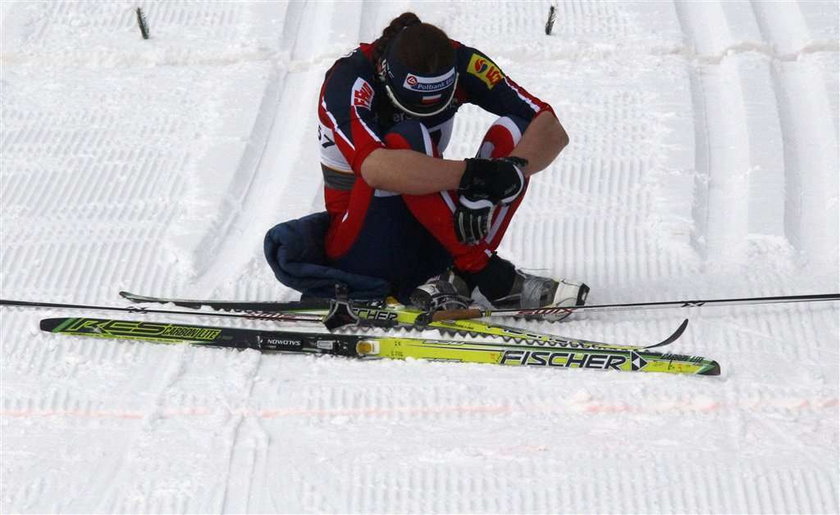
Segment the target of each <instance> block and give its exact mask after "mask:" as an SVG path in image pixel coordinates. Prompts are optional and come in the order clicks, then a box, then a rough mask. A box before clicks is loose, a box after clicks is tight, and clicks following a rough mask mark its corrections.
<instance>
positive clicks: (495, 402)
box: [0, 0, 840, 513]
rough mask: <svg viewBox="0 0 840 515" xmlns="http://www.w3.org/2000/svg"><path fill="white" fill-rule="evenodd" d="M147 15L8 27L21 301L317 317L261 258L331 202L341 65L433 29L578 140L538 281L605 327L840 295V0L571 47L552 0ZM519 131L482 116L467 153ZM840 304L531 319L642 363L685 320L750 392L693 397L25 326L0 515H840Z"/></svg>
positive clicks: (120, 12) (687, 21)
mask: <svg viewBox="0 0 840 515" xmlns="http://www.w3.org/2000/svg"><path fill="white" fill-rule="evenodd" d="M139 5H140V6H141V7H143V8H144V9H145V11H146V15H147V18H148V21H149V25H150V28H151V35H152V39H150V40H148V41H144V40H142V39H141V38H140V35H139V31H138V29H137V26H136V22H135V18H134V12H133V8H134V7H136V4H134V3H131V2H124V1H112V2H77V3H64V2H7V1H4V2H3V3H0V15H2V20H0V26H2V55H0V59H2V61H1V62H2V77H0V80H1V82H0V87H1V88H2V93H1V94H0V98H2V132H0V151H1V152H2V158H1V160H0V166H2V175H0V186H2V189H1V190H0V193H2V203H1V204H0V222H1V223H2V225H1V226H0V230H1V232H0V236H2V241H0V255H2V263H0V280H2V297H4V298H21V299H30V300H44V301H55V302H74V303H98V304H111V305H113V304H121V303H120V301H119V299H118V298H117V297H116V292H117V291H118V290H120V289H129V290H132V291H137V292H139V293H148V294H165V295H173V296H187V297H213V298H219V299H234V298H235V299H259V300H274V299H276V300H291V299H293V298H295V294H294V292H292V291H290V290H288V289H286V288H284V287H283V286H282V285H280V284H279V283H277V282H276V281H275V280H274V278H273V276H272V275H271V273H270V270H269V268H268V266H267V265H266V264H265V263H264V260H263V257H262V237H263V234H264V233H265V231H266V230H267V229H268V228H269V227H271V226H272V225H273V224H275V223H277V222H279V221H283V220H286V219H290V218H293V217H298V216H301V215H304V214H306V213H310V212H313V211H315V210H320V209H322V207H323V200H322V193H321V177H320V172H319V167H318V161H317V147H316V136H315V135H316V125H315V122H316V116H315V105H316V104H315V102H316V96H317V93H318V88H319V86H320V83H321V80H322V77H323V74H324V71H325V70H326V68H327V67H328V66H329V65H330V64H331V62H332V61H333V60H334V59H335V58H336V57H338V56H339V55H341V54H343V53H345V52H347V51H348V50H349V49H351V48H353V47H354V46H355V45H356V44H357V42H359V41H370V40H372V39H374V38H375V36H376V35H377V34H378V33H379V32H380V31H381V29H382V27H384V26H385V25H386V24H387V22H388V21H389V20H390V19H391V18H392V17H394V16H395V15H397V14H399V13H400V12H402V11H403V10H406V9H411V10H414V11H416V12H417V13H418V14H419V15H420V16H421V18H423V19H425V20H427V21H429V22H432V23H436V24H439V25H440V26H441V27H443V28H444V29H445V30H446V31H447V32H448V33H449V34H450V35H451V36H452V37H455V38H457V39H460V40H462V41H464V42H467V43H469V44H471V45H474V46H477V47H479V48H481V49H483V50H484V51H485V52H487V53H488V54H489V55H491V56H492V57H494V58H495V60H496V61H497V63H498V64H499V65H500V66H501V67H502V68H503V69H504V70H505V71H506V72H507V73H508V74H510V75H511V76H512V77H514V78H515V79H516V80H517V81H518V82H520V83H521V84H523V85H525V86H526V87H527V88H529V89H530V90H531V91H532V92H534V93H535V94H537V95H539V96H541V97H542V98H544V99H546V100H547V101H549V102H550V103H551V104H552V105H553V106H554V107H555V109H556V111H557V113H558V115H559V117H560V119H561V121H562V122H563V123H564V125H565V126H566V127H567V129H568V131H569V133H570V135H571V139H572V144H571V146H570V147H569V148H568V149H567V150H566V151H565V152H564V153H563V154H562V155H561V157H560V158H559V159H558V160H557V162H556V163H555V164H554V165H553V166H552V167H551V168H550V169H548V170H546V171H545V172H543V173H542V174H540V175H539V176H537V178H535V180H534V184H533V187H532V189H531V191H530V192H529V194H528V199H527V201H526V203H525V204H524V205H523V207H522V208H521V209H520V214H519V215H518V217H517V219H516V220H515V221H514V223H513V224H512V226H511V229H510V232H509V234H508V237H507V239H506V241H505V242H504V244H503V248H502V252H503V254H504V255H505V256H506V257H508V258H510V259H512V260H513V261H515V262H516V263H517V264H518V265H519V266H521V267H524V268H526V269H529V270H530V271H533V272H536V273H542V274H551V275H555V276H558V277H570V278H575V279H580V280H585V281H586V282H587V283H588V284H589V285H590V286H591V287H592V295H591V297H590V302H592V303H609V302H634V301H653V300H671V299H680V298H683V299H685V298H688V299H692V298H719V297H730V296H736V297H737V296H758V295H786V294H805V293H830V292H837V291H840V278H838V240H840V237H838V212H839V211H840V209H838V175H840V170H838V161H839V159H838V96H839V90H840V88H839V87H838V4H837V2H836V1H825V2H822V1H803V2H780V1H762V0H753V1H752V2H742V1H729V0H726V1H724V0H718V1H714V0H711V1H702V2H700V1H689V0H662V1H657V2H645V1H641V0H639V1H625V2H588V1H581V0H567V1H562V2H559V3H557V8H558V16H557V23H556V25H555V27H554V33H553V34H552V35H551V36H550V37H549V36H546V35H545V34H544V33H543V26H544V23H545V19H546V15H547V10H548V6H549V3H548V2H481V3H476V2H446V3H421V2H411V1H395V2H375V1H364V2H347V1H339V0H335V1H328V0H321V1H316V2H297V1H296V2H289V3H280V2H261V3H245V2H187V1H174V0H173V1H165V2H152V1H141V2H140V3H139ZM492 119H493V118H492V116H490V115H488V114H486V113H482V112H481V111H479V110H477V109H474V108H469V107H468V108H465V109H463V112H462V113H461V114H460V116H459V118H458V119H457V123H456V132H455V135H454V142H453V145H452V146H451V149H450V151H449V153H448V156H449V157H465V156H468V155H471V154H472V153H473V152H474V150H475V147H476V145H477V143H478V141H479V139H480V138H481V135H482V133H483V131H484V129H485V128H486V126H487V125H488V123H489V122H490V121H491V120H492ZM76 313H78V312H76ZM839 313H840V310H838V306H837V305H836V303H835V304H827V303H823V304H817V303H814V304H801V305H784V306H782V305H775V306H763V307H739V308H713V307H707V308H702V309H691V310H686V309H683V310H657V311H647V312H642V311H639V312H619V313H614V312H613V313H601V314H596V313H585V314H580V315H577V316H575V317H574V319H573V320H570V321H568V322H565V323H563V324H561V325H548V324H542V325H541V324H530V327H533V328H535V329H541V330H550V331H555V332H559V333H561V334H564V335H567V336H582V337H589V338H594V339H600V340H604V341H615V342H626V343H632V342H646V341H651V340H653V341H655V340H658V339H660V338H661V337H663V336H664V335H666V334H668V333H669V332H670V331H671V330H672V329H673V328H675V327H676V325H677V324H679V322H680V320H681V319H682V317H684V316H686V315H688V316H690V318H691V324H690V326H689V329H688V332H687V333H686V335H685V336H684V337H683V338H682V339H681V340H680V341H679V342H678V343H676V344H674V345H673V349H674V351H677V352H682V353H688V354H700V355H704V356H707V357H711V358H714V359H717V360H718V361H719V362H720V363H721V365H722V368H723V375H722V376H721V377H719V378H696V377H679V376H668V375H656V374H626V373H624V374H623V373H613V372H604V373H597V372H593V371H575V370H559V371H558V370H544V369H518V368H511V369H507V368H502V367H492V366H481V365H451V364H443V363H427V362H418V361H410V362H393V361H387V362H386V361H381V362H357V361H352V360H346V359H339V358H321V359H316V358H312V357H306V356H291V355H283V356H280V355H260V354H259V353H257V352H252V351H246V352H235V351H227V350H215V349H201V348H191V347H186V346H162V345H153V344H146V343H133V342H122V343H120V342H106V341H98V340H94V339H82V338H71V337H58V336H52V335H48V334H45V333H41V332H40V331H39V330H38V320H39V319H41V318H43V317H46V316H67V315H70V314H71V312H68V311H62V310H50V311H34V310H24V309H6V308H4V309H3V310H2V311H1V312H0V315H1V316H2V328H0V373H2V383H1V386H2V392H1V395H0V415H1V416H2V419H0V420H1V421H2V422H0V429H2V448H0V462H1V463H0V474H2V478H0V511H2V512H3V513H36V512H74V513H83V512H177V513H184V512H207V513H213V512H383V513H384V512H591V513H604V512H650V513H659V512H662V513H664V512H691V513H695V512H696V513H707V512H717V513H723V512H729V513H732V512H751V513H771V512H773V513H791V512H799V513H837V512H838V510H840V501H838V493H839V492H840V488H838V377H840V374H839V373H838V363H839V362H840V358H839V357H838V343H839V341H840V328H839V327H838V326H840V322H838V314H839ZM88 314H92V315H97V314H98V313H88ZM102 314H104V313H102ZM130 316H131V315H126V317H130ZM135 316H136V315H135ZM163 318H166V319H168V320H173V321H178V320H182V321H186V320H189V319H178V318H177V317H155V319H163ZM193 321H194V320H193ZM204 322H205V323H218V324H221V323H225V324H233V323H232V322H230V321H227V320H217V319H213V318H211V319H210V320H209V321H204ZM240 325H241V323H240Z"/></svg>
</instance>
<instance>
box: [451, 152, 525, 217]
mask: <svg viewBox="0 0 840 515" xmlns="http://www.w3.org/2000/svg"><path fill="white" fill-rule="evenodd" d="M465 161H466V163H467V168H466V170H464V175H463V176H461V183H460V185H459V186H458V193H459V194H460V196H461V197H465V198H466V199H467V203H468V204H469V203H474V202H478V201H481V200H489V201H490V202H491V203H492V204H498V203H502V204H510V203H511V202H513V201H514V200H515V199H516V197H518V196H519V194H520V193H522V189H523V188H524V187H525V175H524V174H523V173H522V167H523V166H526V165H527V164H528V161H527V160H525V159H522V158H520V157H515V156H508V157H502V158H498V159H484V158H478V157H476V158H472V159H465ZM465 205H467V204H465ZM468 207H469V206H468Z"/></svg>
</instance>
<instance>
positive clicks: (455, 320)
mask: <svg viewBox="0 0 840 515" xmlns="http://www.w3.org/2000/svg"><path fill="white" fill-rule="evenodd" d="M120 294H121V295H122V296H123V297H124V298H126V299H127V300H130V301H132V302H133V303H164V304H167V303H171V304H175V305H178V306H182V307H190V308H201V307H210V308H212V309H215V310H221V311H228V312H227V313H219V312H212V313H211V312H206V311H194V312H185V311H174V310H163V309H150V308H146V307H135V306H132V307H128V308H120V307H108V306H86V305H76V304H55V303H38V302H26V301H7V300H0V305H15V306H30V307H57V308H79V309H107V310H116V311H128V312H134V313H137V312H140V313H170V314H194V315H205V316H214V317H236V318H252V319H269V320H291V321H301V322H327V324H328V327H329V326H330V324H332V325H333V326H339V325H342V323H346V322H350V323H353V324H354V325H374V326H380V327H386V328H394V327H397V328H402V329H412V328H414V329H436V330H437V331H438V332H439V333H440V334H442V335H443V336H444V338H432V339H429V338H421V337H415V336H406V335H398V334H387V335H373V334H341V333H340V332H325V331H321V332H298V331H287V330H269V331H266V330H255V329H238V328H225V327H209V326H200V325H191V324H174V323H158V322H139V321H122V320H114V319H102V318H50V319H45V320H42V321H41V329H42V330H44V331H49V332H52V333H58V334H69V335H78V336H92V337H98V338H112V339H125V340H143V341H149V342H155V343H176V344H177V343H189V344H195V345H205V346H215V347H230V348H240V349H242V348H250V349H256V350H259V351H263V352H274V351H277V352H297V353H307V354H329V355H338V356H348V357H355V358H363V359H371V358H389V359H405V358H417V359H426V360H438V361H455V362H470V363H494V364H499V365H508V366H538V367H556V368H582V369H600V370H623V371H632V372H666V373H677V374H696V375H719V374H720V366H719V365H718V363H717V362H715V361H713V360H710V359H706V358H702V357H698V356H686V355H679V354H663V353H660V352H658V351H654V350H651V349H654V348H657V347H664V346H666V345H669V344H671V343H673V342H674V341H676V340H677V339H678V338H679V337H680V336H681V335H682V333H683V332H684V331H685V328H686V326H687V324H688V320H685V321H684V322H683V323H682V324H681V325H680V326H679V328H678V329H677V330H676V331H675V332H674V333H673V334H672V335H671V336H669V337H668V338H666V339H665V340H663V341H662V342H659V343H656V344H654V345H647V346H633V345H617V344H608V343H602V342H595V341H590V340H584V339H575V338H564V337H559V336H554V335H547V334H541V333H534V332H529V331H524V330H522V329H518V328H513V327H508V326H504V325H497V324H491V323H486V322H483V321H478V320H471V319H469V318H474V317H478V316H490V315H514V316H540V315H543V314H556V313H558V312H569V311H578V310H582V309H590V310H599V309H600V310H614V309H638V308H642V307H652V308H663V307H692V306H702V305H736V304H766V303H780V302H810V301H824V300H840V294H828V295H800V296H786V297H755V298H742V299H715V300H703V301H699V300H698V301H673V302H653V303H634V304H607V305H590V306H574V307H563V308H537V309H533V310H494V311H490V312H488V311H483V310H459V311H457V312H434V313H423V312H420V311H417V310H412V309H394V308H389V307H386V306H382V305H369V304H368V305H351V304H348V303H335V302H333V303H332V305H331V304H330V303H329V301H320V300H317V301H312V302H303V303H301V302H291V303H275V302H236V301H234V302H231V301H203V300H188V299H170V298H161V297H146V296H142V295H136V294H133V293H129V292H120ZM330 307H332V310H330V309H329V308H330ZM558 310H562V311H558ZM339 331H340V329H339ZM455 336H458V338H455Z"/></svg>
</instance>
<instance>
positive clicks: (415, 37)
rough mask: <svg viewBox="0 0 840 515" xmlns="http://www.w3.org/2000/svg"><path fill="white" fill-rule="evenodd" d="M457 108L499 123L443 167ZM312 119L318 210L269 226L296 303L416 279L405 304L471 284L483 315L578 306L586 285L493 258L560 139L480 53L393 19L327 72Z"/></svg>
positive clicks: (273, 256)
mask: <svg viewBox="0 0 840 515" xmlns="http://www.w3.org/2000/svg"><path fill="white" fill-rule="evenodd" d="M465 103H471V104H476V105H478V106H480V107H482V108H483V109H485V110H487V111H490V112H492V113H494V114H497V115H499V116H500V118H498V119H497V120H496V121H495V122H494V123H493V124H492V125H491V126H490V128H489V130H488V131H487V133H486V134H485V136H484V139H483V140H482V141H481V143H480V146H479V151H478V154H477V157H475V158H472V159H466V160H463V161H461V160H448V159H443V158H442V152H443V151H444V149H445V148H446V146H447V144H448V143H449V139H450V136H451V134H452V127H453V118H454V116H455V113H456V112H457V111H458V109H459V108H460V107H461V106H462V105H463V104H465ZM318 121H319V127H318V132H319V138H320V149H321V170H322V172H323V176H324V197H325V200H326V208H327V213H318V214H315V215H310V216H308V217H305V218H302V219H300V220H294V221H291V222H286V223H284V224H280V225H278V226H276V227H274V228H273V229H271V231H269V233H268V234H267V236H266V242H265V251H266V257H267V258H268V261H269V263H270V264H271V266H272V269H273V270H274V272H275V274H276V275H277V277H278V279H280V281H281V282H283V283H284V284H286V285H288V286H290V287H292V288H295V289H297V290H299V291H301V292H302V293H303V294H304V296H318V297H332V296H333V295H334V292H335V285H336V284H343V285H344V286H346V287H347V289H348V290H349V296H350V297H351V298H383V297H385V296H387V295H394V296H396V297H397V298H398V299H400V300H401V301H402V302H407V300H408V299H409V298H410V297H411V294H412V292H413V291H414V290H415V288H417V287H418V286H420V285H422V287H421V290H420V291H419V292H417V293H419V295H415V296H414V297H413V299H414V301H415V303H417V302H419V303H420V304H423V306H422V307H425V308H431V309H435V308H441V307H442V306H441V305H439V302H438V301H439V300H440V299H441V296H440V295H439V294H441V293H442V294H446V293H453V292H458V293H459V294H460V295H463V296H466V297H469V296H471V295H472V294H473V293H474V291H475V289H477V290H478V291H479V292H480V293H481V295H483V296H484V297H485V298H486V299H487V300H488V301H489V302H490V303H491V304H492V306H493V307H495V308H535V307H541V306H548V305H555V304H560V305H575V304H582V303H583V301H584V300H585V297H586V293H587V292H588V290H589V289H588V288H587V287H586V285H583V284H581V283H575V282H570V281H556V280H554V279H550V278H546V277H538V276H534V275H530V274H526V273H524V272H522V271H520V270H517V269H516V268H515V267H514V265H513V264H511V263H510V262H508V261H506V260H504V259H502V258H501V257H499V256H498V255H496V253H495V250H496V248H497V247H498V246H499V243H500V242H501V240H502V237H503V236H504V233H505V230H506V229H507V227H508V224H509V223H510V221H511V218H512V217H513V215H514V213H515V212H516V209H517V207H519V204H520V203H521V202H522V199H523V197H524V195H525V190H526V189H527V187H528V177H530V176H531V175H533V174H535V173H537V172H539V171H541V170H543V169H545V168H546V167H548V166H549V165H550V164H551V162H552V161H553V160H554V159H555V158H556V157H557V155H558V154H559V153H560V151H561V150H562V149H563V148H564V147H565V146H566V145H567V144H568V141H569V139H568V136H567V135H566V132H565V130H564V129H563V126H562V125H561V124H560V122H559V121H558V120H557V118H556V117H555V115H554V111H553V110H552V108H551V106H549V105H548V104H546V103H545V102H543V101H541V100H540V99H538V98H536V97H535V96H533V95H531V94H530V93H528V92H527V91H525V89H523V88H522V87H521V86H519V85H518V84H516V83H515V82H513V81H512V80H511V79H510V78H508V77H506V76H505V75H504V73H502V71H501V70H500V69H499V67H498V66H496V65H495V64H494V63H493V61H491V60H490V59H489V58H488V57H487V56H486V55H484V54H483V53H481V52H480V51H478V50H476V49H474V48H470V47H468V46H466V45H463V44H461V43H459V42H457V41H453V40H450V39H449V38H448V37H447V35H446V34H445V33H444V32H443V31H442V30H440V29H439V28H437V27H435V26H434V25H430V24H426V23H421V22H420V20H419V19H418V18H417V16H416V15H415V14H413V13H403V14H402V15H400V16H399V17H397V18H395V19H394V20H393V21H391V23H390V25H389V26H388V27H387V28H385V30H384V31H383V33H382V36H381V37H380V38H379V39H377V40H376V41H375V42H373V43H371V44H362V45H360V46H359V47H358V48H356V49H355V50H353V51H352V52H351V53H350V54H348V55H347V56H345V57H342V58H341V59H339V60H338V61H336V62H335V64H333V66H332V68H330V69H329V71H327V73H326V77H325V79H324V83H323V86H322V88H321V94H320V99H319V104H318ZM430 279H431V280H430ZM424 283H425V284H424ZM443 299H444V300H447V299H448V298H447V297H446V296H445V295H444V296H443ZM446 307H452V306H451V305H448V306H446Z"/></svg>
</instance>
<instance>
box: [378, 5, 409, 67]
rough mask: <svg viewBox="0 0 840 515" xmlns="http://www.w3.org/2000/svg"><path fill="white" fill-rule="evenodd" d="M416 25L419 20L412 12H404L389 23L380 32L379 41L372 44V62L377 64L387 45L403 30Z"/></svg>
mask: <svg viewBox="0 0 840 515" xmlns="http://www.w3.org/2000/svg"><path fill="white" fill-rule="evenodd" d="M418 23H420V18H418V17H417V15H416V14H414V13H412V12H404V13H402V14H401V15H399V16H397V17H396V18H394V19H393V20H391V23H389V24H388V26H387V27H385V29H384V30H383V31H382V35H381V36H379V39H377V40H376V41H374V42H373V62H374V63H379V61H380V60H381V59H382V57H383V56H384V55H385V50H387V49H388V44H389V43H390V42H391V41H393V40H394V38H395V37H396V35H397V34H399V33H400V32H401V31H402V30H403V29H404V28H406V27H410V26H411V25H417V24H418Z"/></svg>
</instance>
